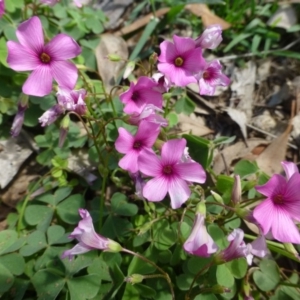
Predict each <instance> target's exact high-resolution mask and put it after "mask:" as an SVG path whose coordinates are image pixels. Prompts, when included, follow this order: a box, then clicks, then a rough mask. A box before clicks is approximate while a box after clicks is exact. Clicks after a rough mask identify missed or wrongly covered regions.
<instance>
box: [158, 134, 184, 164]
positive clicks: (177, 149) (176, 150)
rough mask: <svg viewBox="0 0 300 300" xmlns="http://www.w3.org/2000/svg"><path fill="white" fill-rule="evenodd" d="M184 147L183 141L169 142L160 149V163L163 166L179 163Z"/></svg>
mask: <svg viewBox="0 0 300 300" xmlns="http://www.w3.org/2000/svg"><path fill="white" fill-rule="evenodd" d="M185 146H186V140H185V139H174V140H169V141H167V142H166V143H164V144H163V146H162V149H161V161H162V164H163V165H169V164H176V163H177V162H179V161H180V159H181V156H182V154H183V152H184V148H185Z"/></svg>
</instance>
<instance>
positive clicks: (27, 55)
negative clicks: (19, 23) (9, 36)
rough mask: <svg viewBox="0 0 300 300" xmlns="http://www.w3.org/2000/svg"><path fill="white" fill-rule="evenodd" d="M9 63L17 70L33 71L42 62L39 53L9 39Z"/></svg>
mask: <svg viewBox="0 0 300 300" xmlns="http://www.w3.org/2000/svg"><path fill="white" fill-rule="evenodd" d="M7 48H8V56H7V63H8V64H9V66H10V67H11V68H12V69H13V70H15V71H31V70H34V69H35V68H37V67H38V66H39V65H40V64H41V63H40V60H39V59H38V57H37V55H36V54H35V53H34V52H33V51H32V50H30V49H29V48H26V47H24V46H22V45H21V44H19V43H16V42H13V41H8V42H7Z"/></svg>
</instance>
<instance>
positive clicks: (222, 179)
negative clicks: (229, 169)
mask: <svg viewBox="0 0 300 300" xmlns="http://www.w3.org/2000/svg"><path fill="white" fill-rule="evenodd" d="M233 183H234V179H233V178H232V177H229V176H226V175H219V176H218V178H217V183H216V187H217V189H218V191H219V192H220V193H225V192H228V191H230V192H231V190H232V187H233Z"/></svg>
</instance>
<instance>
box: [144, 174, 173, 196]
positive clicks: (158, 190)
mask: <svg viewBox="0 0 300 300" xmlns="http://www.w3.org/2000/svg"><path fill="white" fill-rule="evenodd" d="M167 192H168V180H167V179H165V178H164V177H157V178H153V179H150V180H149V181H148V182H147V183H146V185H145V186H144V188H143V196H144V197H145V198H146V199H147V200H148V201H153V202H157V201H162V200H163V199H164V198H165V197H166V195H167Z"/></svg>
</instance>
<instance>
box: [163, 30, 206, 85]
mask: <svg viewBox="0 0 300 300" xmlns="http://www.w3.org/2000/svg"><path fill="white" fill-rule="evenodd" d="M173 41H174V44H173V43H172V42H170V41H164V42H162V43H161V44H160V51H161V53H160V56H159V57H158V61H159V63H158V65H157V68H158V70H159V71H160V72H161V73H163V74H164V75H165V76H167V78H168V79H170V81H171V83H172V84H175V85H178V86H182V87H183V86H186V85H188V84H189V83H193V82H194V83H195V82H197V81H196V79H195V77H194V75H195V74H196V73H199V72H200V71H201V70H202V69H203V67H204V64H205V61H204V59H203V57H202V49H200V48H196V43H195V41H194V40H193V39H191V38H187V37H179V36H177V35H174V36H173Z"/></svg>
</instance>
